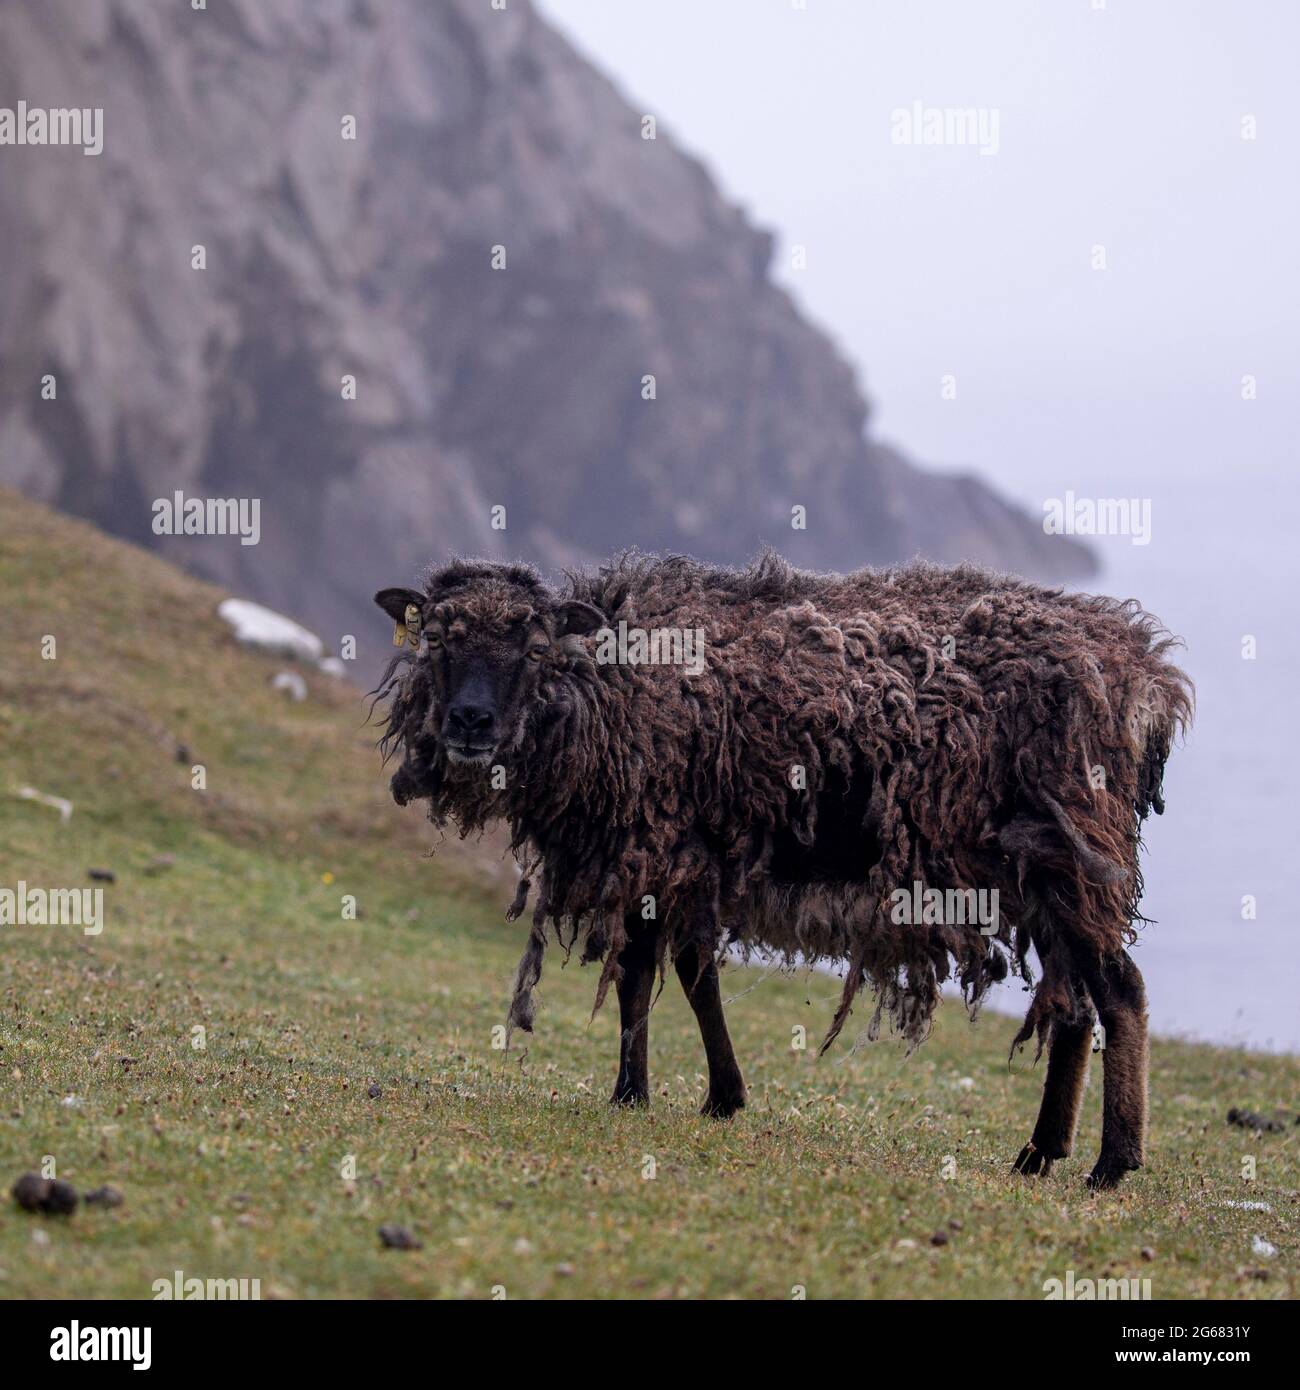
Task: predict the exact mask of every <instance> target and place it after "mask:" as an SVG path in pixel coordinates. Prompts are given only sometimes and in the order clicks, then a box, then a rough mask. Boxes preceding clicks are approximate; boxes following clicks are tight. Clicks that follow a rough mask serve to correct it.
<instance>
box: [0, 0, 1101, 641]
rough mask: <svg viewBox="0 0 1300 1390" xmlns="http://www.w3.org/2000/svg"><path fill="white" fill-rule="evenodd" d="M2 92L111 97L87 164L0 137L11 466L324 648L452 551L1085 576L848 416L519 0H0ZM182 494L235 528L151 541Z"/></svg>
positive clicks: (31, 98)
mask: <svg viewBox="0 0 1300 1390" xmlns="http://www.w3.org/2000/svg"><path fill="white" fill-rule="evenodd" d="M0 93H4V94H6V95H5V97H4V100H10V97H9V94H13V99H12V100H11V101H10V104H11V105H12V104H16V101H17V99H18V98H19V97H21V98H22V99H24V100H26V101H27V102H28V103H29V105H32V106H46V107H63V106H74V105H75V106H81V107H92V108H93V107H102V108H103V109H104V149H103V153H102V154H101V155H99V156H98V157H93V158H91V157H86V156H85V155H83V154H82V153H81V152H80V151H79V150H77V149H70V148H41V147H25V148H22V147H12V146H7V147H4V148H0V245H2V246H3V247H4V248H5V256H4V260H3V263H2V264H0V482H9V483H13V484H15V485H17V486H18V487H20V488H22V489H24V490H25V491H27V492H28V493H29V494H31V495H33V496H35V497H37V498H39V499H41V500H43V501H47V502H52V503H54V504H56V505H58V506H60V507H62V508H64V509H65V510H67V511H70V512H72V513H75V514H78V515H81V516H85V517H88V518H90V519H93V520H95V521H97V522H98V523H99V524H101V525H103V526H105V527H106V528H108V529H109V530H111V531H114V532H116V533H118V534H120V535H123V536H125V537H127V538H129V539H133V540H139V541H143V542H147V543H151V544H154V545H156V546H158V547H160V548H161V549H163V550H165V551H166V552H167V553H168V554H169V556H170V558H172V559H174V560H176V561H178V562H179V563H181V564H183V565H185V566H187V567H188V568H190V569H192V570H194V571H196V572H198V573H201V574H203V575H205V576H207V577H210V578H213V579H215V580H217V581H219V582H222V583H224V584H227V585H229V586H230V587H232V588H234V589H235V590H237V591H240V592H243V593H246V594H248V595H249V596H251V597H254V598H257V599H260V600H262V601H264V602H267V603H269V604H271V605H273V606H275V607H278V608H281V609H283V610H285V611H287V612H289V613H292V614H294V615H295V616H296V617H299V618H301V619H303V620H304V621H306V622H307V623H309V624H310V625H312V626H314V627H315V628H317V629H318V630H319V631H321V633H322V634H323V635H324V636H325V637H326V640H327V643H328V644H329V645H331V646H332V645H334V643H335V641H336V640H337V637H338V635H340V634H342V633H344V632H353V633H356V634H357V635H358V637H359V638H361V639H362V642H363V645H368V646H369V652H370V653H371V654H373V653H374V652H377V650H378V647H379V644H380V643H381V642H382V640H383V638H382V631H381V629H382V619H380V618H379V617H378V615H377V614H376V613H375V612H374V611H373V610H372V609H371V608H370V606H369V595H370V593H371V592H373V591H374V589H375V588H377V587H379V586H381V585H383V584H390V583H402V582H407V581H409V580H410V579H411V578H412V577H413V575H414V573H415V572H416V571H417V570H418V569H419V568H420V567H421V566H423V565H424V564H425V563H426V562H427V561H428V560H429V559H431V558H433V557H436V556H442V555H445V554H446V553H447V552H448V551H451V550H457V551H461V552H471V553H482V554H495V555H510V556H515V557H523V558H528V559H532V560H534V561H536V562H539V563H541V564H542V565H544V566H551V565H555V564H559V563H565V562H571V561H581V560H584V559H590V558H593V557H597V556H602V555H604V554H606V553H608V552H609V551H610V550H612V549H615V548H619V547H622V546H625V545H628V544H633V543H635V544H640V545H642V546H644V547H647V548H657V549H685V550H689V551H692V552H694V553H696V554H700V555H703V556H706V557H708V558H712V559H717V560H725V561H737V560H742V559H745V558H747V557H748V556H749V555H751V554H752V553H753V551H754V550H755V549H756V547H757V546H758V545H759V544H760V543H762V542H764V541H767V542H771V543H773V544H775V545H776V546H777V547H778V548H779V549H781V550H782V551H783V553H785V554H786V555H787V556H789V558H791V559H792V560H793V561H795V562H796V563H799V564H807V565H814V566H818V567H835V568H847V567H852V566H855V565H858V564H862V563H864V562H875V563H880V562H885V561H889V560H893V559H898V558H904V557H906V556H908V555H910V554H913V553H915V552H917V551H920V552H922V553H925V554H927V555H930V556H932V557H934V558H937V559H957V558H962V557H970V558H975V559H980V560H984V561H986V562H989V563H992V564H995V565H998V566H1001V567H1004V568H1009V569H1019V570H1022V571H1025V572H1028V573H1031V574H1037V575H1042V576H1051V577H1061V578H1065V577H1070V576H1071V575H1073V574H1082V573H1086V572H1087V571H1088V570H1089V568H1090V560H1089V557H1088V554H1087V552H1086V551H1084V550H1082V549H1081V548H1079V547H1077V546H1074V545H1073V544H1072V543H1070V542H1066V541H1063V540H1062V539H1061V538H1050V539H1049V538H1048V537H1046V536H1044V535H1043V533H1042V530H1041V527H1040V526H1039V525H1038V523H1037V521H1036V519H1033V518H1029V517H1026V516H1024V515H1022V514H1020V513H1018V512H1016V511H1014V510H1013V509H1011V508H1009V507H1008V506H1007V505H1006V504H1005V503H1003V502H1002V501H1001V500H1000V499H998V498H997V497H996V496H995V495H994V494H993V493H991V492H990V491H989V490H988V489H987V488H985V487H983V486H982V485H981V484H979V483H978V482H975V481H973V480H969V479H968V480H960V481H950V480H947V479H943V478H939V477H935V476H932V475H922V474H919V473H918V472H917V470H915V469H914V468H913V467H912V466H911V465H910V464H909V463H907V462H906V461H905V460H903V459H902V458H900V457H899V456H898V455H896V454H894V453H892V452H891V451H887V450H884V449H882V448H880V447H878V446H876V445H874V444H873V443H872V442H871V441H870V439H869V436H868V433H867V428H866V408H865V404H864V401H863V398H862V395H861V394H860V392H859V390H858V387H857V386H856V384H855V382H854V380H853V376H852V373H851V372H850V370H849V368H848V366H847V365H846V364H845V363H844V361H843V360H842V359H841V358H840V357H839V356H838V355H837V353H836V351H835V349H834V348H833V347H832V345H831V344H830V343H829V342H828V341H827V340H826V338H825V337H823V336H822V334H820V333H819V332H818V331H817V330H816V329H815V328H813V327H812V326H811V325H809V324H808V323H807V322H806V321H805V320H804V319H803V318H802V317H801V315H800V314H799V312H798V310H797V309H796V308H795V307H794V305H793V304H792V303H791V301H790V300H789V298H788V297H787V295H786V294H785V293H784V292H783V291H782V290H780V289H779V288H777V287H776V286H774V285H773V284H772V283H771V281H770V280H769V278H768V273H767V271H768V261H769V258H770V254H771V239H770V237H769V236H768V235H767V234H766V233H764V232H762V231H760V230H756V229H755V228H753V227H751V226H750V225H749V224H748V223H747V222H746V221H745V220H744V218H743V216H742V215H741V213H740V212H739V211H738V210H737V209H735V208H733V207H731V206H729V205H728V204H726V203H725V202H724V201H723V200H722V198H721V197H720V195H719V194H718V192H717V190H716V188H715V187H714V185H713V184H712V182H711V180H710V178H709V176H708V174H707V173H706V172H705V170H704V169H703V167H702V166H701V165H700V164H698V163H697V162H696V161H695V160H693V159H691V158H689V157H688V156H686V155H684V154H683V153H682V152H681V151H680V150H679V149H678V148H676V146H675V145H674V144H673V143H672V141H671V140H670V139H669V138H667V137H666V136H665V134H664V133H663V131H662V130H660V131H659V132H658V138H657V139H655V140H646V139H643V138H642V126H641V113H639V112H637V111H634V110H633V109H632V108H630V107H629V106H628V105H626V104H625V102H624V101H623V100H622V98H621V97H620V96H619V95H618V93H617V92H616V91H615V90H614V88H613V87H611V86H610V85H609V83H607V82H606V81H605V80H604V79H603V78H602V77H601V76H600V75H599V74H598V73H596V72H595V71H593V69H592V68H591V67H590V66H589V65H588V64H587V63H586V62H585V61H584V60H583V59H581V58H580V57H579V56H578V55H577V54H575V52H574V51H573V50H572V49H571V48H570V47H569V46H568V44H567V43H566V42H565V41H564V40H563V39H562V38H561V37H560V36H559V35H558V34H556V33H555V32H554V31H553V30H551V29H550V28H548V27H547V26H546V25H545V23H543V22H542V21H541V20H540V19H539V18H538V17H537V16H536V15H535V14H534V13H533V12H532V11H531V9H530V8H529V7H528V5H527V4H526V3H525V0H510V3H509V6H508V8H507V9H506V10H505V11H498V10H493V9H492V8H491V7H490V5H489V4H488V3H487V0H439V3H437V4H430V3H428V0H279V3H277V4H276V5H274V6H267V5H265V4H264V3H262V0H219V3H214V4H213V5H212V6H211V7H210V8H209V9H208V10H204V11H194V10H192V9H190V8H189V7H188V6H185V5H179V4H178V5H171V6H160V5H157V4H154V3H151V2H150V0H42V2H41V3H40V4H25V5H22V6H12V5H10V6H5V7H4V8H3V9H0ZM348 116H352V117H355V125H356V137H357V138H356V139H355V140H350V139H344V138H343V131H344V118H345V117H348ZM200 245H201V246H202V247H203V248H204V251H205V255H206V268H205V269H195V268H193V264H192V261H193V255H194V253H193V248H194V247H196V246H200ZM502 256H504V266H503V267H500V261H501V258H502ZM494 259H495V261H496V262H497V265H495V266H494ZM46 374H52V375H53V376H54V378H55V379H56V382H57V397H56V398H55V399H54V400H46V399H42V393H41V379H42V377H43V376H45V375H46ZM345 376H353V377H355V379H356V398H355V399H345V398H344V392H343V389H342V381H343V378H344V377H345ZM647 376H653V377H654V379H655V390H654V399H652V400H647V399H645V398H644V394H645V393H644V389H643V380H644V378H646V377H647ZM177 489H180V490H181V491H183V492H184V493H185V494H186V495H187V496H205V497H206V496H211V497H246V498H254V497H255V498H260V499H261V539H260V543H259V544H258V545H255V546H241V545H240V544H239V543H238V541H237V540H235V539H233V538H230V537H198V536H179V537H159V536H154V535H153V534H152V531H151V521H152V510H151V508H152V503H153V500H154V499H155V498H159V497H170V496H171V495H172V493H173V492H174V491H176V490H177ZM797 505H798V506H803V507H806V509H807V529H806V530H792V528H791V524H790V522H791V509H792V507H795V506H797ZM494 507H504V508H505V512H504V519H505V529H504V530H500V529H493V525H492V517H493V510H492V509H493V508H494ZM497 516H498V519H499V518H500V516H501V514H500V513H497ZM363 664H365V663H363Z"/></svg>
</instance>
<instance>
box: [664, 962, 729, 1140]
mask: <svg viewBox="0 0 1300 1390" xmlns="http://www.w3.org/2000/svg"><path fill="white" fill-rule="evenodd" d="M674 964H675V965H676V966H677V978H678V979H679V980H680V981H681V982H682V989H683V990H685V991H686V998H687V999H688V1000H689V1001H690V1005H691V1008H692V1009H693V1010H694V1011H695V1021H696V1022H697V1023H698V1024H699V1025H700V1036H701V1037H702V1038H703V1039H704V1055H705V1056H706V1057H707V1058H708V1060H709V1094H708V1096H707V1097H706V1098H705V1101H704V1104H703V1106H701V1108H700V1113H701V1114H702V1115H711V1116H713V1117H714V1118H715V1119H719V1120H725V1119H728V1118H730V1116H732V1115H734V1114H735V1113H736V1111H737V1110H743V1109H744V1106H745V1080H744V1077H742V1076H741V1074H740V1064H739V1063H738V1062H737V1061H736V1054H735V1051H734V1050H733V1048H732V1046H731V1035H730V1034H729V1033H728V1032H727V1018H726V1015H725V1014H724V1013H723V1011H722V988H721V985H720V984H719V981H718V966H717V962H716V961H715V960H714V959H713V956H712V954H711V953H710V952H708V951H706V950H705V949H704V948H703V947H693V946H687V947H686V948H685V950H683V951H681V952H680V953H679V954H678V956H677V958H676V960H675V962H674Z"/></svg>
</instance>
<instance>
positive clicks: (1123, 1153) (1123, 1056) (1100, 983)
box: [1080, 951, 1148, 1189]
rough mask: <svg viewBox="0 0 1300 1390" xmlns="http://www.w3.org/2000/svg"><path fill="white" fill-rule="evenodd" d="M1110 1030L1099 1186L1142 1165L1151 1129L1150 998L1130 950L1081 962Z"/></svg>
mask: <svg viewBox="0 0 1300 1390" xmlns="http://www.w3.org/2000/svg"><path fill="white" fill-rule="evenodd" d="M1080 964H1081V966H1082V968H1083V972H1084V977H1085V979H1086V980H1087V983H1088V992H1089V994H1091V995H1092V1002H1093V1003H1094V1004H1095V1005H1096V1006H1097V1013H1098V1016H1099V1017H1100V1019H1101V1026H1102V1029H1103V1030H1104V1036H1103V1047H1102V1059H1103V1066H1104V1069H1105V1083H1104V1087H1103V1092H1102V1118H1101V1153H1100V1155H1099V1156H1098V1158H1097V1164H1096V1167H1094V1168H1093V1170H1092V1172H1091V1173H1090V1174H1089V1175H1088V1186H1089V1187H1091V1188H1094V1189H1101V1188H1107V1187H1114V1186H1115V1185H1116V1184H1117V1183H1118V1182H1119V1180H1120V1179H1121V1178H1122V1177H1123V1176H1124V1174H1125V1173H1127V1172H1131V1171H1132V1170H1133V1169H1134V1168H1140V1167H1141V1166H1142V1159H1143V1153H1144V1148H1145V1143H1146V1129H1147V1057H1148V1046H1147V999H1146V989H1145V988H1144V986H1143V984H1142V976H1141V974H1140V973H1139V971H1138V968H1137V966H1136V965H1134V964H1133V962H1132V960H1131V959H1130V958H1129V954H1128V952H1127V951H1120V952H1119V953H1118V954H1117V955H1115V956H1112V957H1110V958H1109V959H1106V960H1101V961H1081V962H1080Z"/></svg>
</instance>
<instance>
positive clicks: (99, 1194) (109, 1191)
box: [86, 1185, 126, 1207]
mask: <svg viewBox="0 0 1300 1390" xmlns="http://www.w3.org/2000/svg"><path fill="white" fill-rule="evenodd" d="M125 1200H126V1198H125V1197H123V1196H122V1194H121V1193H120V1192H119V1191H118V1190H117V1188H115V1187H108V1186H107V1185H105V1186H104V1187H97V1188H95V1190H94V1191H93V1192H87V1193H86V1205H87V1206H88V1207H120V1206H121V1205H122V1203H123V1202H124V1201H125Z"/></svg>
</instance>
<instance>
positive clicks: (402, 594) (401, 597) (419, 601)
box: [375, 589, 424, 623]
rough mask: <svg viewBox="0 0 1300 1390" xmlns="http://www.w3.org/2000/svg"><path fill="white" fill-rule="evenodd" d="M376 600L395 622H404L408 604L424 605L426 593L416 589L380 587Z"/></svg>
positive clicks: (418, 606)
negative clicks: (418, 591)
mask: <svg viewBox="0 0 1300 1390" xmlns="http://www.w3.org/2000/svg"><path fill="white" fill-rule="evenodd" d="M375 602H376V603H377V604H378V605H379V606H380V608H382V609H383V610H384V612H385V613H387V614H388V616H389V617H390V618H391V619H392V620H393V621H394V622H395V623H404V622H405V621H406V606H407V604H409V603H413V604H415V606H416V607H417V608H420V607H422V606H423V604H424V595H423V594H420V593H417V592H416V591H415V590H414V589H380V591H379V592H378V593H377V594H376V595H375Z"/></svg>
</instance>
